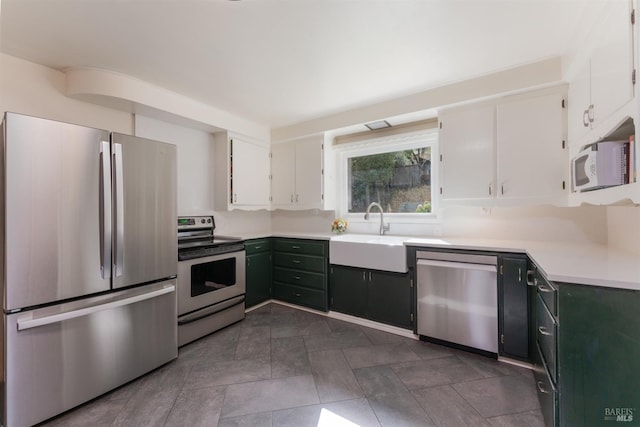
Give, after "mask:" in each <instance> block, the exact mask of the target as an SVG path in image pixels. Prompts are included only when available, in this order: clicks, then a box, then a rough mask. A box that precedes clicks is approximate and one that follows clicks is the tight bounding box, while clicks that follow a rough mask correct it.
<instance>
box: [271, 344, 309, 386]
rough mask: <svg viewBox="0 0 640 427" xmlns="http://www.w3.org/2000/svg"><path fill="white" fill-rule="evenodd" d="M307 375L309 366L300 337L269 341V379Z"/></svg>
mask: <svg viewBox="0 0 640 427" xmlns="http://www.w3.org/2000/svg"><path fill="white" fill-rule="evenodd" d="M309 374H311V365H310V364H309V357H308V356H307V350H306V348H305V346H304V340H303V339H302V337H290V338H275V339H272V340H271V378H284V377H295V376H300V375H309Z"/></svg>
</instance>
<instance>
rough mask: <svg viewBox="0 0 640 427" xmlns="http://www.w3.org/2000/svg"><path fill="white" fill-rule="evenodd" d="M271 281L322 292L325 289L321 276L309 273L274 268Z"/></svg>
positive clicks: (322, 276)
mask: <svg viewBox="0 0 640 427" xmlns="http://www.w3.org/2000/svg"><path fill="white" fill-rule="evenodd" d="M273 280H275V281H276V282H283V283H288V284H290V285H296V286H302V287H305V288H315V289H320V290H324V288H325V286H324V275H323V274H318V273H309V272H306V271H300V270H289V269H286V268H277V267H276V268H274V269H273Z"/></svg>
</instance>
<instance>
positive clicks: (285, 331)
mask: <svg viewBox="0 0 640 427" xmlns="http://www.w3.org/2000/svg"><path fill="white" fill-rule="evenodd" d="M330 333H331V329H329V325H327V322H326V321H324V320H322V319H320V320H317V319H313V320H312V319H304V320H300V318H299V317H296V319H295V321H292V322H290V323H284V322H283V323H277V324H274V325H271V337H272V338H285V337H296V336H304V335H323V334H324V335H326V334H330Z"/></svg>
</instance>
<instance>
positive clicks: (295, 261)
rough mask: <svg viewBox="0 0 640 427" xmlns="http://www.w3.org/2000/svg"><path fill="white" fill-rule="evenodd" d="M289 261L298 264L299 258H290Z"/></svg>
mask: <svg viewBox="0 0 640 427" xmlns="http://www.w3.org/2000/svg"><path fill="white" fill-rule="evenodd" d="M291 262H292V263H294V264H300V260H299V259H292V260H291Z"/></svg>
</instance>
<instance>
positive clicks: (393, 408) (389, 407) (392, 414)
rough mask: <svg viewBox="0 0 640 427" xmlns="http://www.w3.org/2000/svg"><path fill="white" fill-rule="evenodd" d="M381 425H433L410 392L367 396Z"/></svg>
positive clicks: (396, 426)
mask: <svg viewBox="0 0 640 427" xmlns="http://www.w3.org/2000/svg"><path fill="white" fill-rule="evenodd" d="M367 399H368V400H369V404H370V405H371V407H372V408H373V411H374V412H375V413H376V416H377V417H378V420H380V423H381V424H382V425H383V426H394V427H409V426H415V427H425V426H435V424H434V423H433V421H432V420H431V418H429V416H428V415H427V413H426V412H425V410H424V409H423V408H422V406H420V404H419V403H418V402H417V401H416V399H415V398H414V397H413V395H412V394H411V392H409V391H405V392H401V393H396V394H389V393H387V394H379V395H376V396H370V397H368V398H367Z"/></svg>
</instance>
